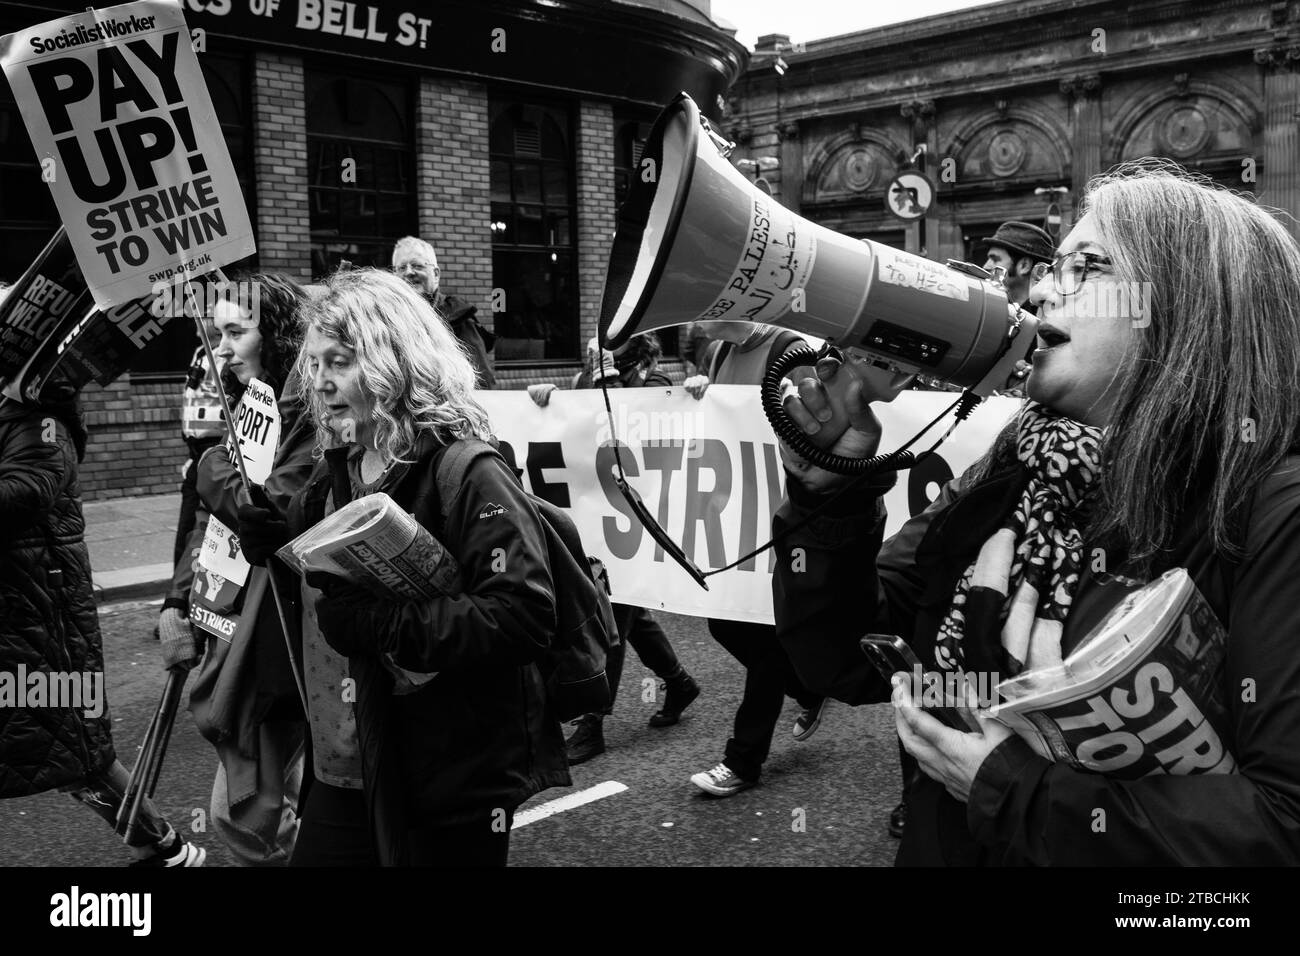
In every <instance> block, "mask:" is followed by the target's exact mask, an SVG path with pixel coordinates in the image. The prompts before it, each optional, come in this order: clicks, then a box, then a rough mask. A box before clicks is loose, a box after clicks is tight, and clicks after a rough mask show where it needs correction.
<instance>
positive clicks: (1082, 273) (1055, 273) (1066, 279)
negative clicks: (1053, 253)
mask: <svg viewBox="0 0 1300 956" xmlns="http://www.w3.org/2000/svg"><path fill="white" fill-rule="evenodd" d="M1110 264H1111V263H1110V259H1108V258H1107V257H1106V256H1099V255H1097V253H1095V252H1071V253H1069V254H1068V255H1064V256H1057V257H1056V258H1055V259H1053V260H1052V262H1051V263H1050V264H1048V263H1046V262H1037V263H1035V264H1034V268H1033V269H1031V270H1030V272H1029V278H1030V280H1031V281H1032V282H1033V284H1034V285H1037V284H1038V283H1039V282H1040V281H1041V280H1042V278H1043V277H1044V276H1045V275H1047V273H1048V272H1051V273H1052V283H1053V285H1054V286H1055V287H1056V294H1057V295H1074V294H1075V293H1076V292H1078V291H1079V288H1080V287H1081V286H1082V285H1083V282H1084V280H1085V279H1086V278H1087V277H1088V269H1089V268H1091V267H1092V266H1094V265H1103V266H1108V265H1110Z"/></svg>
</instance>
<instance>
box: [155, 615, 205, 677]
mask: <svg viewBox="0 0 1300 956" xmlns="http://www.w3.org/2000/svg"><path fill="white" fill-rule="evenodd" d="M158 641H159V643H160V646H161V647H162V658H163V667H166V668H168V669H169V670H179V671H188V670H190V669H191V668H192V667H194V665H195V664H197V663H198V662H199V653H200V650H201V647H202V641H201V639H200V640H196V639H195V634H194V628H193V627H192V626H191V625H190V619H189V618H188V617H186V616H185V612H184V611H183V610H181V609H180V608H178V607H165V608H163V611H162V614H161V615H160V616H159V617H158Z"/></svg>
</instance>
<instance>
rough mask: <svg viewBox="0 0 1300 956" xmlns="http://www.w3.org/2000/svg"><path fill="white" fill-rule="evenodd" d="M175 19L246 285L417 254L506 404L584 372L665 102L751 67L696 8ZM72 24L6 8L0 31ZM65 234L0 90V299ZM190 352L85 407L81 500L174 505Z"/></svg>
mask: <svg viewBox="0 0 1300 956" xmlns="http://www.w3.org/2000/svg"><path fill="white" fill-rule="evenodd" d="M180 2H181V4H182V7H183V8H184V11H185V15H186V19H187V22H188V24H189V26H190V28H191V31H192V33H193V39H194V44H195V47H196V50H197V51H198V58H199V62H200V65H201V66H202V68H203V71H204V76H205V78H206V79H207V82H208V89H209V92H210V93H211V96H212V99H213V103H214V106H215V108H216V113H217V117H218V119H219V121H220V123H221V127H222V130H223V132H224V134H225V138H226V142H227V145H228V146H229V149H230V153H231V157H232V159H233V160H234V163H235V166H236V169H237V171H238V174H239V178H240V182H241V183H242V185H243V187H244V195H245V199H246V202H247V205H248V209H249V213H250V217H251V219H252V222H253V226H254V229H255V231H256V236H257V247H258V249H257V255H256V256H255V258H254V260H252V261H249V262H247V263H244V264H243V265H245V266H247V267H249V268H256V269H259V270H261V271H265V272H279V273H284V274H287V275H289V276H291V277H293V278H295V279H297V280H299V281H303V282H308V281H312V280H314V279H318V278H320V277H322V276H324V275H327V274H328V273H329V272H331V271H333V270H334V269H335V268H337V267H338V266H339V264H340V263H341V262H343V261H348V262H351V263H353V264H354V265H379V266H385V267H386V266H388V264H389V262H390V255H391V251H392V247H393V243H394V241H395V240H397V239H398V238H400V237H402V236H405V235H411V234H414V235H418V236H421V237H423V238H425V239H428V240H429V241H430V242H432V243H433V245H434V247H435V248H436V249H437V252H438V259H439V266H440V268H441V273H442V283H443V287H444V289H445V290H446V291H448V292H454V293H455V294H457V295H459V296H462V297H464V298H466V299H468V300H470V301H472V302H474V303H475V304H476V305H477V306H478V311H479V318H480V320H481V321H482V322H483V324H484V325H486V326H488V327H490V328H493V330H494V331H495V333H496V335H497V344H496V349H495V355H494V362H495V365H496V376H497V381H498V384H499V386H500V387H507V388H508V387H519V386H522V385H525V384H529V383H532V382H539V381H554V382H565V383H567V382H568V380H569V378H570V377H571V376H572V374H573V372H574V371H576V370H577V369H578V367H579V366H580V362H581V357H582V354H583V350H584V345H585V342H586V341H587V339H588V338H589V337H590V336H592V335H594V334H595V331H596V320H597V314H598V311H599V307H600V295H601V291H602V288H603V284H604V273H605V264H606V259H607V256H608V249H609V242H610V240H611V238H612V235H613V231H614V216H615V211H616V205H615V203H616V198H617V197H620V196H621V195H622V194H623V193H624V192H625V191H626V189H627V186H628V183H629V181H630V177H631V176H632V175H633V170H634V169H635V168H636V163H637V161H638V160H639V158H640V149H641V144H642V143H643V142H644V139H645V136H646V134H647V132H648V130H649V124H650V122H651V121H653V119H654V117H655V115H656V114H657V113H658V111H659V109H660V108H661V107H662V105H663V104H664V103H666V102H667V101H668V100H669V99H671V98H672V96H673V95H674V94H676V93H677V92H678V91H679V90H687V91H688V92H690V93H691V94H692V96H694V97H695V99H696V100H697V101H698V102H699V103H700V104H701V106H702V108H703V109H704V110H705V111H706V112H707V113H709V114H710V115H712V116H713V117H714V118H717V117H718V116H719V113H720V110H721V107H722V106H723V105H724V103H725V101H724V99H723V95H724V94H725V93H726V92H727V90H728V89H729V88H730V86H731V84H732V83H733V82H734V81H735V79H736V78H737V77H738V76H739V74H740V72H741V70H742V69H743V68H744V64H745V62H746V58H747V51H746V50H745V48H744V47H743V46H741V45H740V44H739V43H738V42H736V40H735V38H734V30H733V29H732V28H730V27H728V26H726V25H725V24H720V23H718V22H715V21H714V20H713V18H712V17H711V10H710V0H562V2H560V0H435V2H428V0H425V2H421V3H416V2H412V0H368V2H360V3H351V2H349V3H344V2H342V0H284V2H283V3H247V2H243V0H180ZM84 9H85V0H80V2H74V0H26V2H24V3H20V4H4V5H0V34H4V33H8V32H11V31H12V30H15V29H19V28H23V27H28V26H31V25H33V24H35V23H40V22H43V21H45V20H51V19H56V18H58V17H61V16H65V15H67V14H68V13H76V12H81V11H82V10H84ZM254 10H258V11H259V12H258V13H254ZM57 225H58V220H57V215H56V213H55V210H54V205H53V202H52V201H51V200H50V197H49V192H48V189H47V187H46V185H45V184H44V183H43V182H42V181H41V178H40V168H39V165H38V157H36V156H35V154H34V152H33V150H32V147H31V144H30V142H29V141H28V139H27V135H26V131H25V129H24V127H23V123H22V119H21V117H20V116H19V114H18V111H17V108H16V104H15V103H14V100H13V97H12V94H11V93H10V92H9V89H8V86H7V84H6V83H5V82H4V80H3V77H0V279H7V280H10V281H12V280H14V279H16V278H17V277H18V276H19V275H20V274H21V273H22V271H23V269H24V268H26V266H27V265H28V264H29V263H30V262H31V260H32V258H33V257H34V256H35V255H36V253H37V252H38V251H39V250H40V248H41V247H42V246H43V245H44V244H45V242H46V241H47V240H48V239H49V237H50V235H51V234H52V233H53V231H54V229H55V228H56V227H57ZM494 291H495V292H496V293H497V294H495V295H494ZM666 339H668V341H666V342H665V346H666V351H667V352H668V353H669V354H670V355H672V354H674V353H676V351H677V343H676V339H675V337H666ZM196 344H197V343H196V339H195V335H194V331H193V329H191V328H189V327H187V326H186V325H185V324H184V323H181V322H176V323H169V325H168V326H167V327H166V328H165V329H164V331H163V334H162V335H161V336H159V339H158V341H157V342H155V343H154V344H152V345H151V346H150V348H149V349H147V350H146V351H145V352H143V353H142V354H141V356H140V360H139V362H138V363H137V365H136V366H135V367H134V368H133V369H132V371H131V372H130V373H129V374H128V375H124V376H123V377H122V378H121V379H119V380H118V381H117V382H115V383H114V384H113V385H112V386H110V387H109V388H107V389H96V388H93V387H92V388H89V389H87V390H86V392H85V399H86V410H87V421H88V424H89V425H90V430H91V444H90V450H89V454H88V456H87V461H86V465H85V467H84V468H83V471H82V488H83V490H84V492H85V493H86V497H88V498H94V497H116V496H121V495H136V494H148V493H151V492H161V491H173V490H175V488H176V485H177V481H178V479H177V476H176V471H175V468H173V467H171V465H172V463H173V462H174V463H175V464H176V465H179V464H180V462H181V461H182V460H183V458H184V452H183V448H184V446H183V445H182V444H181V441H180V423H179V418H180V389H181V381H182V379H183V375H184V370H185V367H186V365H187V364H188V362H189V359H190V356H191V354H192V353H193V350H194V347H195V345H196ZM669 370H670V372H671V371H673V370H675V366H674V365H673V363H671V362H670V363H669ZM160 463H164V464H163V466H160Z"/></svg>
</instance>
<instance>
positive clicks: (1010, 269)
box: [981, 222, 1056, 314]
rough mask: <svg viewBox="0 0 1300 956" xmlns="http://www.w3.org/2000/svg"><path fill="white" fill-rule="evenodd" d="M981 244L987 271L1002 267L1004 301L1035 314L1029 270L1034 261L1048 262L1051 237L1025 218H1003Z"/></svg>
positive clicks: (1032, 266) (1054, 248)
mask: <svg viewBox="0 0 1300 956" xmlns="http://www.w3.org/2000/svg"><path fill="white" fill-rule="evenodd" d="M981 245H983V246H986V247H987V248H988V258H987V259H986V260H985V261H984V269H985V270H986V271H989V272H991V271H993V267H994V266H999V267H1001V268H1002V269H1004V270H1005V271H1006V274H1007V275H1006V279H1005V280H1004V282H1005V285H1006V289H1007V301H1008V302H1011V303H1014V304H1016V305H1019V306H1020V307H1021V308H1022V309H1024V310H1025V311H1027V312H1033V313H1035V314H1036V312H1037V310H1035V309H1034V308H1033V307H1032V306H1031V305H1030V304H1029V290H1030V289H1031V288H1032V287H1033V284H1034V283H1033V279H1032V278H1031V273H1032V272H1033V271H1034V266H1035V265H1037V264H1038V263H1040V262H1045V263H1049V264H1050V263H1051V261H1052V257H1053V255H1054V254H1055V252H1056V243H1055V242H1053V241H1052V237H1051V236H1049V235H1048V234H1047V233H1046V232H1045V231H1044V230H1042V229H1040V228H1038V227H1037V226H1034V225H1030V224H1029V223H1027V222H1004V223H1003V224H1002V225H1000V226H998V231H997V232H995V233H994V234H993V235H992V236H991V237H990V238H988V239H986V240H984V242H982V243H981Z"/></svg>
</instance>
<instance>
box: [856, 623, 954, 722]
mask: <svg viewBox="0 0 1300 956" xmlns="http://www.w3.org/2000/svg"><path fill="white" fill-rule="evenodd" d="M858 644H859V646H861V648H862V653H863V654H866V655H867V660H869V661H871V663H873V664H875V665H876V670H878V671H880V676H882V677H883V678H884V679H885V681H886V683H888V682H889V680H890V679H891V678H892V677H893V676H894V675H895V674H896V673H898V672H899V671H903V672H904V673H905V674H907V675H908V677H909V679H913V680H914V679H915V676H916V675H917V674H924V670H925V669H924V668H923V667H922V666H921V659H920V658H919V657H917V656H916V652H915V651H913V650H912V649H911V648H910V647H908V646H907V645H906V644H905V643H903V639H902V638H901V637H895V636H894V635H892V634H868V635H867V636H866V637H864V638H862V639H861V640H859V641H858ZM937 676H938V675H936V677H937ZM938 686H939V692H940V693H941V694H943V693H944V691H943V686H944V684H943V681H942V680H939V681H938ZM924 690H925V688H921V687H916V686H913V689H912V699H913V700H914V701H915V702H916V703H917V705H918V706H919V707H920V708H921V709H922V710H924V711H925V712H926V713H927V714H929V715H930V716H931V717H934V718H935V719H936V720H938V721H939V722H940V723H942V724H944V725H945V726H948V727H951V728H952V729H953V730H960V731H962V732H963V733H965V732H966V731H967V730H969V729H970V728H969V727H967V726H966V722H965V721H964V720H962V718H961V714H960V713H958V711H957V708H955V707H948V706H936V705H935V704H929V705H926V704H923V703H922V701H924V699H925V693H924ZM945 699H946V697H945Z"/></svg>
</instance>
